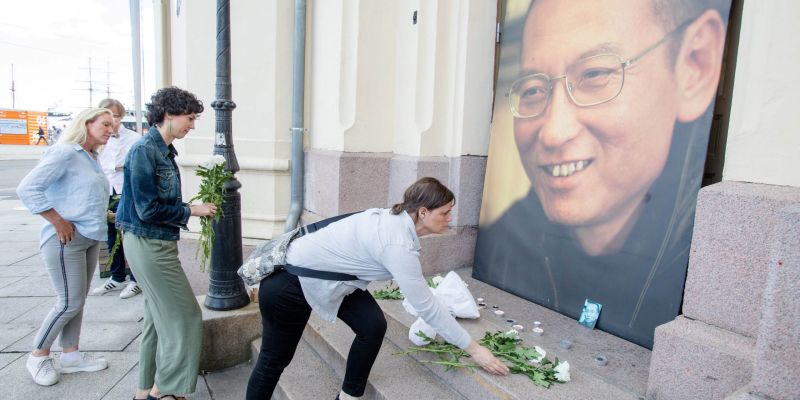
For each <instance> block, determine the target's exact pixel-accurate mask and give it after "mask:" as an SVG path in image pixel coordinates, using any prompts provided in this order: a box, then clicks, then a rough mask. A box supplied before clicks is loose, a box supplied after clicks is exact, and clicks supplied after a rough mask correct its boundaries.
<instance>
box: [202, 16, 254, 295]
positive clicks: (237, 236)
mask: <svg viewBox="0 0 800 400" xmlns="http://www.w3.org/2000/svg"><path fill="white" fill-rule="evenodd" d="M230 19H231V18H230V0H217V82H216V86H217V88H216V99H215V100H214V101H212V102H211V107H212V108H214V113H215V116H216V128H215V131H214V132H215V133H214V154H219V155H222V156H223V157H225V169H226V170H228V171H230V172H231V173H232V174H235V173H236V172H237V171H239V161H238V160H237V159H236V153H234V151H233V135H232V125H233V124H232V114H233V109H234V108H236V103H234V102H233V100H231V31H230ZM240 187H242V184H241V183H239V180H238V179H236V176H234V177H233V179H231V180H230V181H228V182H227V183H226V184H225V195H224V197H223V201H222V211H223V215H222V217H221V218H220V219H219V221H218V222H216V223H214V224H213V229H214V232H215V237H214V247H213V248H212V250H211V271H210V272H209V284H208V295H206V301H205V306H206V308H208V309H211V310H233V309H237V308H241V307H244V306H246V305H247V304H248V303H250V298H249V297H248V296H247V293H246V292H245V289H244V283H243V282H242V279H241V278H239V275H237V274H236V270H237V269H238V268H239V266H241V265H242V199H241V196H240V195H239V188H240Z"/></svg>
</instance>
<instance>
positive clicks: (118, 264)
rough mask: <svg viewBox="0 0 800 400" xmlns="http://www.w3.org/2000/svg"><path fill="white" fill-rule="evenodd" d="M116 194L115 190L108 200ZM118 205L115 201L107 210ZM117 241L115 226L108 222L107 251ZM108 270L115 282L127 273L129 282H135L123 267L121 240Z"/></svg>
mask: <svg viewBox="0 0 800 400" xmlns="http://www.w3.org/2000/svg"><path fill="white" fill-rule="evenodd" d="M116 194H117V192H116V190H115V191H114V194H112V195H111V196H110V197H109V198H108V201H111V199H112V198H113V197H114V196H115V195H116ZM118 207H119V203H117V204H116V205H115V206H114V207H112V208H111V209H110V210H109V211H112V212H117V208H118ZM116 241H117V227H116V226H115V225H114V223H113V222H109V223H108V239H106V245H107V246H108V252H109V254H110V253H111V250H112V249H114V243H116ZM108 269H109V271H110V272H111V278H112V279H114V280H115V281H117V282H124V281H125V274H126V273H127V274H128V275H130V277H131V282H136V278H135V277H134V276H133V272H130V271H126V269H127V268H125V249H124V248H122V241H120V243H119V247H117V252H116V253H114V258H113V259H111V265H109V267H108Z"/></svg>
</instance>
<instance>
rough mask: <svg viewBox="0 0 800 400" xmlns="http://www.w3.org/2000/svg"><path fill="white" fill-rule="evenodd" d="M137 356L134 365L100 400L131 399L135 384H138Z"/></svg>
mask: <svg viewBox="0 0 800 400" xmlns="http://www.w3.org/2000/svg"><path fill="white" fill-rule="evenodd" d="M138 362H139V356H138V354H137V355H136V358H135V363H134V364H133V365H132V366H131V368H130V369H129V370H128V372H127V373H126V374H125V375H123V376H122V378H120V379H119V380H117V381H116V382H115V383H114V386H113V387H112V388H111V389H110V390H109V391H108V392H107V393H105V395H104V396H103V397H101V398H100V399H101V400H117V399H130V398H133V393H134V390H136V384H137V382H139V364H138Z"/></svg>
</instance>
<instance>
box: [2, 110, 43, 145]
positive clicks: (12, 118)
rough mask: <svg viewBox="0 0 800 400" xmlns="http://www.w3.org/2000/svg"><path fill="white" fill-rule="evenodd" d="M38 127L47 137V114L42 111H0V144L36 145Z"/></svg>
mask: <svg viewBox="0 0 800 400" xmlns="http://www.w3.org/2000/svg"><path fill="white" fill-rule="evenodd" d="M39 127H41V128H42V129H43V130H44V133H45V137H47V136H48V135H49V133H48V130H47V113H46V112H44V111H26V110H0V144H27V145H33V144H36V142H37V141H38V140H39V135H38V132H39ZM40 145H44V146H46V145H47V143H46V142H44V143H41V144H40Z"/></svg>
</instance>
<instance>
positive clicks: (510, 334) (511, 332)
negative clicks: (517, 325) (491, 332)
mask: <svg viewBox="0 0 800 400" xmlns="http://www.w3.org/2000/svg"><path fill="white" fill-rule="evenodd" d="M503 335H504V336H505V337H508V338H511V339H519V332H517V330H516V329H510V330H509V331H508V332H506V333H504V334H503Z"/></svg>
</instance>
